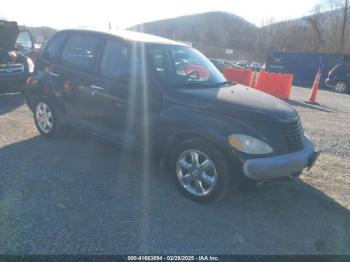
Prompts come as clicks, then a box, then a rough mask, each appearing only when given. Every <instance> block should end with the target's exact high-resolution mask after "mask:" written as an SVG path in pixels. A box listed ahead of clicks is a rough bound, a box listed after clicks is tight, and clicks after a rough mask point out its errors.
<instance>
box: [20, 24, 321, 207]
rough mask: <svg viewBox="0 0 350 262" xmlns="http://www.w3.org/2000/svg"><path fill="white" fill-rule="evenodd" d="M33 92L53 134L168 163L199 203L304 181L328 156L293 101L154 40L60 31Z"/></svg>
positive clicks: (43, 129)
mask: <svg viewBox="0 0 350 262" xmlns="http://www.w3.org/2000/svg"><path fill="white" fill-rule="evenodd" d="M186 61H187V63H188V64H187V65H186V64H184V63H186ZM189 66H190V67H191V68H192V69H193V70H190V71H189V70H186V68H188V67H189ZM198 67H199V68H201V71H202V72H198V71H196V70H195V69H194V68H198ZM203 71H206V72H205V74H204V73H203ZM24 94H25V97H26V101H27V104H28V106H29V108H30V109H31V110H32V111H33V113H34V120H35V124H36V126H37V128H38V130H39V132H40V133H41V134H42V135H43V136H45V137H54V136H56V135H57V134H59V133H60V132H61V131H62V130H63V129H64V127H65V126H66V125H69V126H74V127H79V128H82V129H85V130H87V131H89V132H91V133H93V134H96V135H98V136H101V137H103V138H105V139H107V140H110V141H113V142H115V143H118V144H123V145H124V146H129V147H132V148H135V149H139V150H142V151H145V152H146V153H150V154H153V155H154V156H158V157H159V158H160V159H162V161H163V162H164V163H165V165H164V166H166V167H168V168H169V170H170V171H171V174H172V176H173V178H174V180H175V182H176V184H177V186H178V188H179V190H180V191H181V192H182V193H183V194H184V195H185V196H187V197H189V198H191V199H193V200H196V201H201V202H209V201H212V200H215V199H218V198H220V197H221V196H222V195H223V194H224V193H225V192H226V191H227V189H228V187H229V185H230V184H231V183H234V184H236V185H237V186H241V185H242V184H247V183H248V184H250V183H251V184H254V183H255V182H256V181H264V180H267V179H274V178H280V177H297V176H299V175H300V173H301V171H302V170H303V169H305V168H311V167H312V165H313V163H314V162H315V161H316V159H317V156H318V153H317V152H315V148H314V146H313V144H312V143H311V142H310V140H309V139H308V138H307V137H306V136H305V134H304V130H303V128H302V125H301V122H300V119H299V116H298V114H297V112H296V111H295V110H294V109H293V108H291V107H290V106H289V105H288V104H287V103H285V102H283V101H281V100H279V99H277V98H274V97H272V96H270V95H268V94H265V93H263V92H260V91H258V90H254V89H251V88H248V87H246V86H242V85H234V84H232V83H230V82H228V81H227V80H226V79H225V78H224V76H223V75H222V74H221V73H220V72H219V71H218V70H217V69H216V67H215V66H214V65H213V64H212V63H211V62H210V61H209V60H208V59H207V58H206V57H205V56H204V55H202V54H201V53H200V52H199V51H197V50H196V49H194V48H192V47H189V46H186V45H185V44H182V43H178V42H174V41H171V40H168V39H164V38H159V37H155V36H151V35H147V34H142V33H136V32H128V31H125V32H115V33H113V34H112V33H111V32H109V33H104V32H97V31H86V30H64V31H60V32H58V33H56V34H55V35H54V36H53V37H51V38H50V39H49V41H48V42H47V44H46V45H45V47H44V49H43V52H41V55H40V57H39V59H38V62H37V68H36V71H35V74H34V75H33V76H32V78H31V80H30V81H29V82H28V85H27V86H26V88H25V92H24Z"/></svg>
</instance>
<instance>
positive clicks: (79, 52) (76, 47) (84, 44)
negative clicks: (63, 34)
mask: <svg viewBox="0 0 350 262" xmlns="http://www.w3.org/2000/svg"><path fill="white" fill-rule="evenodd" d="M97 44H98V38H97V37H95V36H91V35H83V34H82V35H73V36H71V37H70V38H69V40H68V42H67V43H66V45H65V47H64V49H63V51H62V55H61V62H62V64H64V65H67V66H70V67H73V68H77V69H81V70H85V71H92V69H93V66H94V61H95V56H96V49H97Z"/></svg>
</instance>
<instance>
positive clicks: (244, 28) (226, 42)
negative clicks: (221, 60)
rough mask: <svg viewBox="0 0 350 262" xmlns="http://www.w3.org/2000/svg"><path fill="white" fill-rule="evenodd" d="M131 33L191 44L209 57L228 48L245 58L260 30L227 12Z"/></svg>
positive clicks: (162, 22)
mask: <svg viewBox="0 0 350 262" xmlns="http://www.w3.org/2000/svg"><path fill="white" fill-rule="evenodd" d="M129 30H134V31H141V32H145V33H150V34H155V35H159V36H163V37H167V38H172V39H176V40H181V41H187V42H191V43H193V45H194V46H195V47H197V48H199V49H201V50H202V51H203V52H204V53H206V54H207V55H209V56H216V57H217V56H223V55H224V54H225V51H224V49H225V48H229V49H235V50H240V51H241V54H240V56H241V57H242V58H243V57H246V56H247V55H248V54H249V53H251V52H252V51H253V50H255V48H256V43H255V41H254V39H255V38H256V37H257V36H258V35H259V31H260V30H259V28H258V27H256V26H255V25H253V24H251V23H249V22H248V21H246V20H244V19H243V18H241V17H239V16H236V15H234V14H230V13H225V12H209V13H203V14H195V15H188V16H180V17H176V18H171V19H165V20H160V21H155V22H149V23H144V24H140V25H136V26H133V27H131V28H129ZM242 52H243V53H242ZM237 55H238V54H237Z"/></svg>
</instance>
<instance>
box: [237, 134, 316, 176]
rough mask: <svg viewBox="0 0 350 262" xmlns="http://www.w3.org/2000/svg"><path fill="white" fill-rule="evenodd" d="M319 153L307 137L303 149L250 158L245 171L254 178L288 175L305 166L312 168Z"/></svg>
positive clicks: (245, 164) (244, 165)
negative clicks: (273, 155)
mask: <svg viewBox="0 0 350 262" xmlns="http://www.w3.org/2000/svg"><path fill="white" fill-rule="evenodd" d="M318 155H319V153H318V152H316V151H315V147H314V145H313V144H312V143H311V142H310V141H309V140H308V139H307V138H305V147H304V149H303V150H302V151H299V152H295V153H289V154H285V155H280V156H275V157H268V158H259V159H249V160H247V161H245V162H244V164H243V172H244V175H245V176H246V177H248V178H251V179H254V180H266V179H274V178H280V177H288V176H291V175H293V174H295V173H298V172H301V171H302V170H303V169H305V168H309V169H310V168H311V167H312V165H313V164H314V163H315V162H316V160H317V158H318Z"/></svg>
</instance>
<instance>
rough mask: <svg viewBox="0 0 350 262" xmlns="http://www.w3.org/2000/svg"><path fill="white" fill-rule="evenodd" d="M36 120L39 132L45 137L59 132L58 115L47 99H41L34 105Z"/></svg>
mask: <svg viewBox="0 0 350 262" xmlns="http://www.w3.org/2000/svg"><path fill="white" fill-rule="evenodd" d="M34 121H35V125H36V127H37V129H38V131H39V133H40V134H41V135H42V136H44V137H50V138H52V137H54V136H56V135H57V133H58V126H59V123H58V117H57V113H56V111H55V110H54V107H53V106H52V104H51V103H50V102H49V101H48V100H47V99H39V100H38V101H37V103H36V104H35V106H34Z"/></svg>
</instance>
